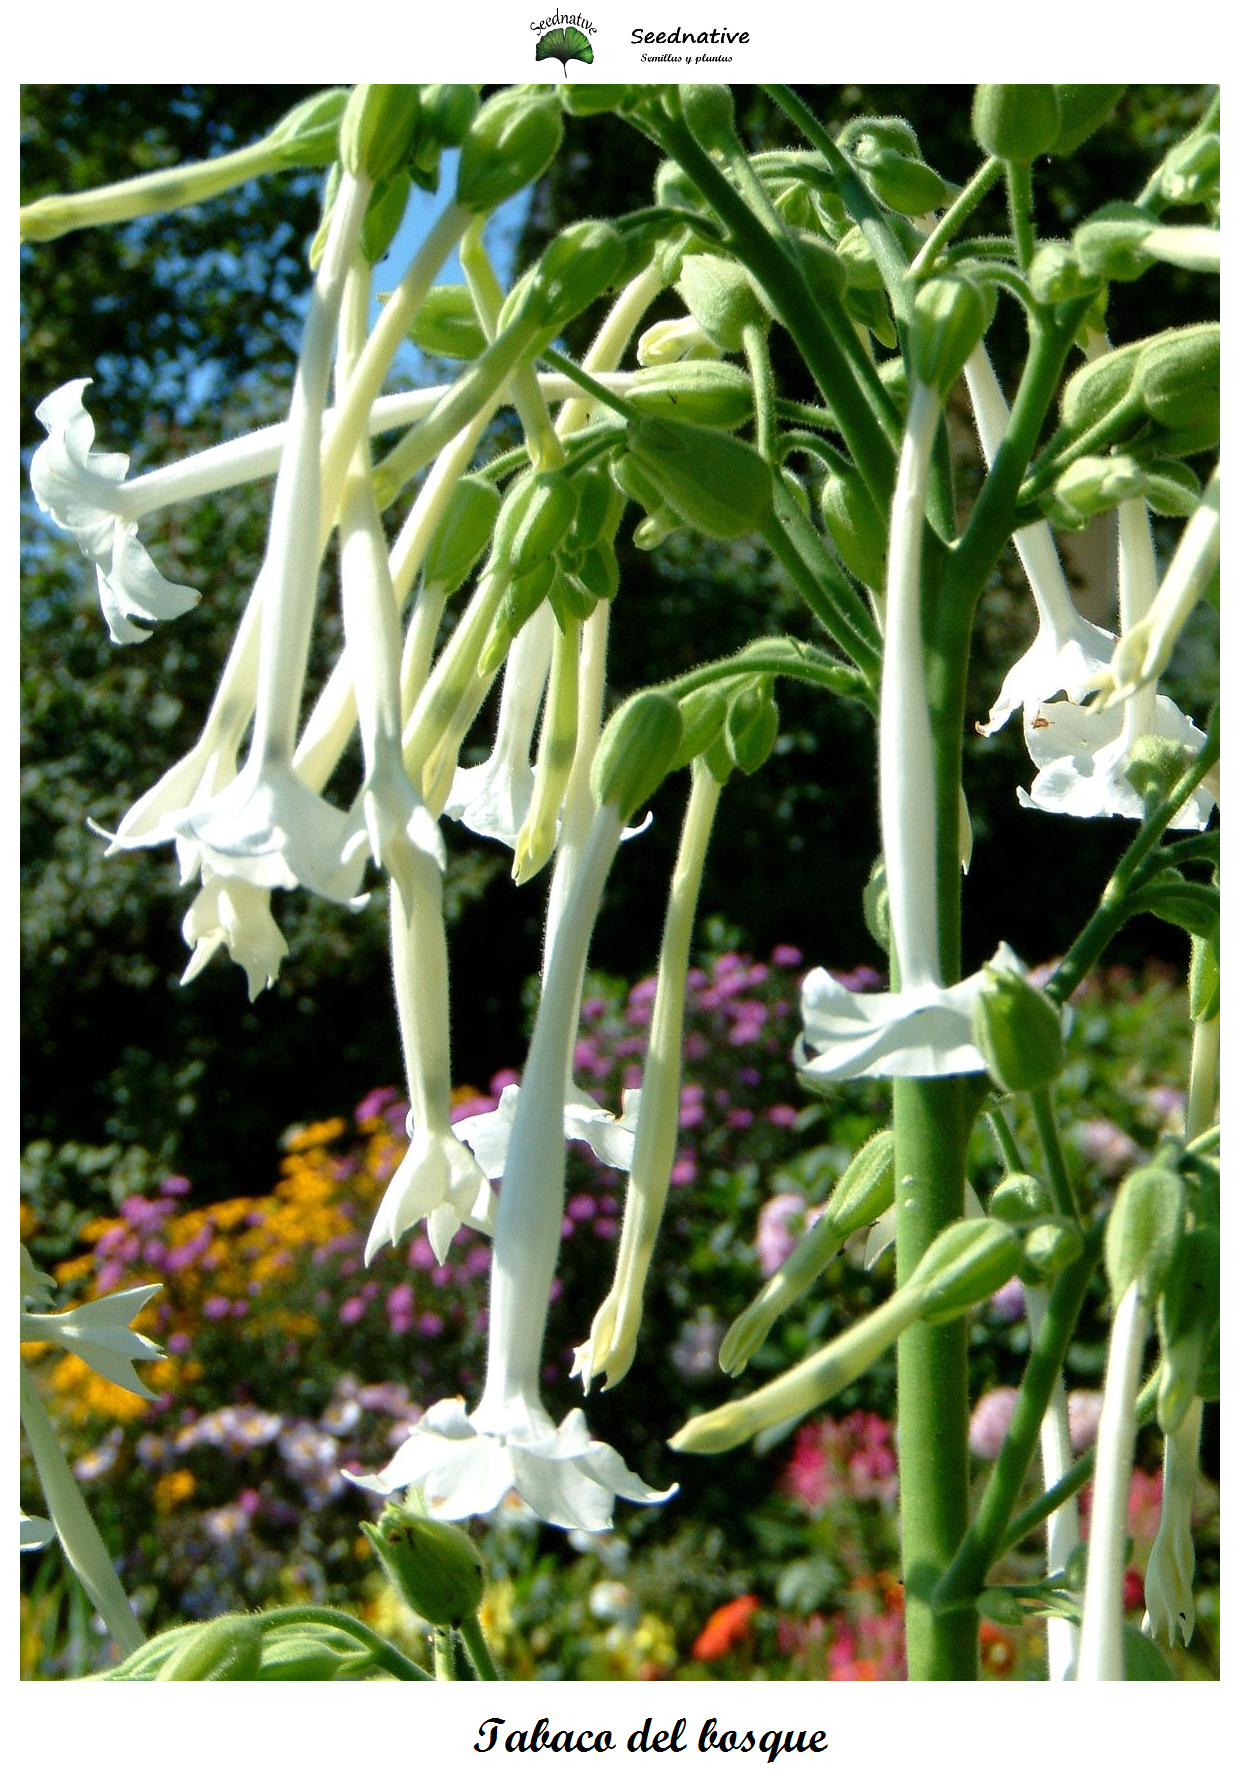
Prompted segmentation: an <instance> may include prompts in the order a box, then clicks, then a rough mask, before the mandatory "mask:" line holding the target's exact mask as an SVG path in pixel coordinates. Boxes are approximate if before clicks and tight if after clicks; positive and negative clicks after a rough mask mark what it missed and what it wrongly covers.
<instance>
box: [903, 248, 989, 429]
mask: <svg viewBox="0 0 1244 1788" xmlns="http://www.w3.org/2000/svg"><path fill="white" fill-rule="evenodd" d="M993 308H994V299H993V294H992V291H991V290H989V289H988V288H985V287H982V286H980V285H978V284H977V283H976V282H975V281H974V280H971V279H968V278H967V277H966V276H965V275H963V274H958V273H947V274H941V275H939V276H938V277H937V278H935V279H930V280H927V281H926V282H925V284H924V285H922V286H921V288H920V290H919V291H918V292H917V293H916V298H915V302H914V303H913V305H912V315H911V337H910V341H909V344H908V358H909V370H910V372H911V376H912V378H913V379H915V380H916V382H917V383H918V384H920V385H928V386H930V387H931V388H932V389H933V390H934V391H936V393H937V395H938V397H939V398H940V399H942V400H943V401H944V400H945V398H946V397H947V396H948V395H949V392H950V389H951V387H952V385H953V384H954V383H955V380H956V379H957V378H958V377H959V374H960V373H961V372H962V371H963V366H964V362H965V361H966V360H967V357H968V355H969V354H970V353H971V352H972V350H973V348H974V347H975V346H976V344H977V342H978V341H979V340H980V339H981V337H982V336H983V335H984V333H985V331H986V329H988V327H989V324H990V321H991V319H992V317H993Z"/></svg>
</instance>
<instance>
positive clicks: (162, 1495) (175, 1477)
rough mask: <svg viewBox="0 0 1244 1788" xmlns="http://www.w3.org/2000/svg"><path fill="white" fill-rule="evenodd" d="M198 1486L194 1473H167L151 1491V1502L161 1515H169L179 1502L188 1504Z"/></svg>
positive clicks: (183, 1471)
mask: <svg viewBox="0 0 1244 1788" xmlns="http://www.w3.org/2000/svg"><path fill="white" fill-rule="evenodd" d="M197 1488H198V1485H197V1483H196V1480H195V1475H194V1473H193V1472H192V1471H186V1470H184V1469H183V1470H181V1471H166V1472H165V1473H164V1474H163V1475H162V1476H161V1477H158V1478H157V1479H156V1481H155V1484H154V1486H153V1488H152V1491H151V1500H152V1501H153V1502H154V1503H155V1506H156V1510H157V1512H158V1513H159V1514H161V1515H167V1514H168V1513H169V1512H170V1511H171V1510H173V1509H175V1508H176V1507H177V1505H178V1503H179V1502H188V1501H189V1500H190V1498H191V1497H192V1496H193V1495H194V1493H195V1490H196V1489H197Z"/></svg>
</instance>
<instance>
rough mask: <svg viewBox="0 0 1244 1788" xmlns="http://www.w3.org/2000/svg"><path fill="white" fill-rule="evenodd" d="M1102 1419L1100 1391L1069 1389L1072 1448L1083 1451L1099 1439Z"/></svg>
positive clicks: (1068, 1418) (1069, 1421)
mask: <svg viewBox="0 0 1244 1788" xmlns="http://www.w3.org/2000/svg"><path fill="white" fill-rule="evenodd" d="M1100 1420H1101V1392H1100V1391H1068V1393H1067V1426H1068V1427H1069V1428H1070V1430H1071V1450H1072V1452H1073V1453H1083V1452H1085V1451H1086V1450H1087V1449H1088V1448H1089V1447H1091V1446H1092V1444H1093V1442H1094V1441H1095V1440H1096V1439H1097V1424H1098V1422H1099V1421H1100Z"/></svg>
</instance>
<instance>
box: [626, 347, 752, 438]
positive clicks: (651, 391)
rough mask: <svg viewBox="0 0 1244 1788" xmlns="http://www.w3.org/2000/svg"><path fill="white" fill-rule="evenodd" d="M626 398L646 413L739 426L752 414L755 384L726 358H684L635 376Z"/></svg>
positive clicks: (634, 407) (713, 424)
mask: <svg viewBox="0 0 1244 1788" xmlns="http://www.w3.org/2000/svg"><path fill="white" fill-rule="evenodd" d="M626 395H627V399H628V401H629V403H630V404H631V406H632V408H633V409H636V410H638V411H640V413H641V414H642V415H644V416H666V417H675V416H676V417H677V418H678V419H679V420H680V421H682V422H699V423H702V424H704V426H705V427H708V428H724V429H735V428H739V427H740V426H741V425H742V424H743V423H744V422H746V421H747V418H748V417H749V416H750V415H751V413H752V383H751V380H750V379H749V378H748V376H747V374H746V373H745V372H744V371H743V368H742V367H741V366H729V365H727V364H726V362H725V361H724V360H683V361H679V362H678V363H676V364H675V365H672V366H653V367H647V368H645V369H644V371H642V372H638V373H636V374H635V375H634V379H633V382H632V383H631V384H630V385H629V386H628V387H627V393H626Z"/></svg>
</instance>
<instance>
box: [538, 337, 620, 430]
mask: <svg viewBox="0 0 1244 1788" xmlns="http://www.w3.org/2000/svg"><path fill="white" fill-rule="evenodd" d="M540 358H541V360H543V361H544V362H545V364H546V365H547V366H551V367H552V368H553V370H554V372H559V373H562V374H563V375H564V376H565V377H566V378H568V379H573V381H574V383H575V384H576V385H577V386H578V387H579V389H580V390H581V391H586V392H587V394H588V396H589V397H591V398H594V399H595V401H596V402H597V403H598V404H605V405H607V406H608V408H609V409H611V410H616V411H617V412H618V415H619V416H625V417H626V419H627V421H628V422H642V421H643V411H642V410H639V409H637V408H636V406H635V405H634V404H633V403H631V401H630V399H629V398H625V397H621V396H620V395H619V394H618V392H616V391H610V390H609V388H608V387H607V386H605V385H602V384H601V382H600V380H599V379H594V378H593V377H592V375H591V373H588V372H584V370H583V368H582V367H581V366H580V365H579V364H578V363H577V362H576V361H574V360H571V359H570V357H569V356H568V355H566V354H561V353H559V352H558V350H557V349H556V348H545V350H544V352H543V353H542V354H541V356H540Z"/></svg>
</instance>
